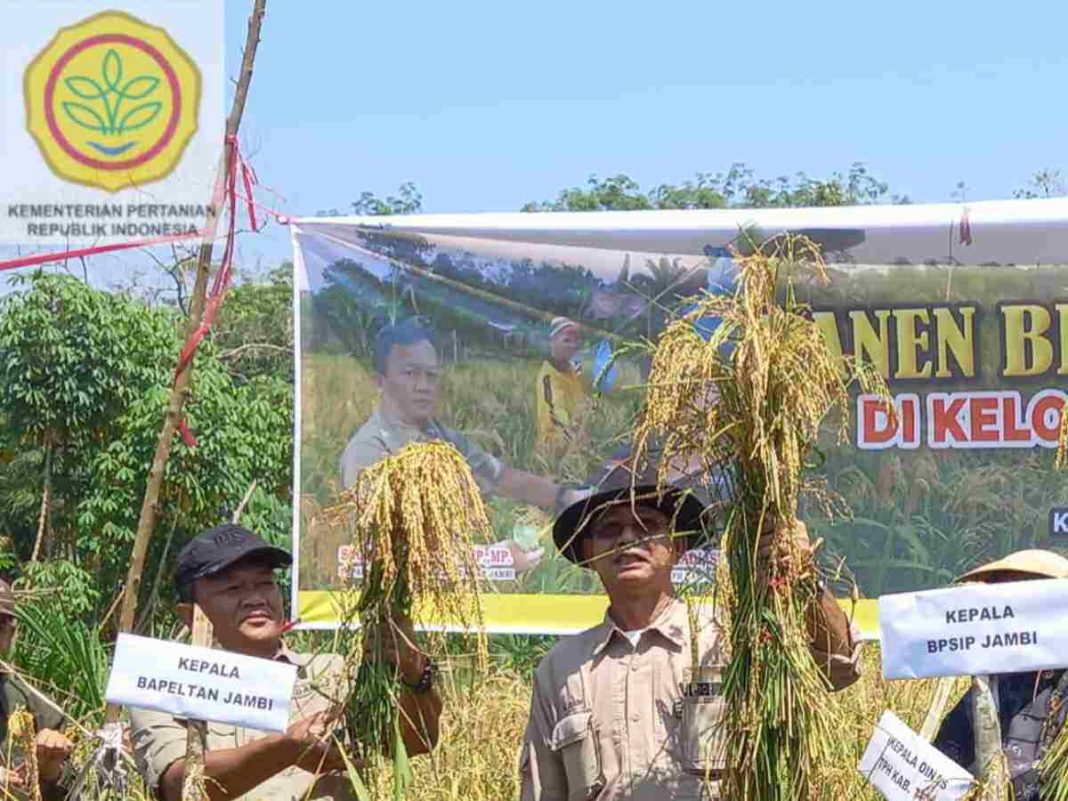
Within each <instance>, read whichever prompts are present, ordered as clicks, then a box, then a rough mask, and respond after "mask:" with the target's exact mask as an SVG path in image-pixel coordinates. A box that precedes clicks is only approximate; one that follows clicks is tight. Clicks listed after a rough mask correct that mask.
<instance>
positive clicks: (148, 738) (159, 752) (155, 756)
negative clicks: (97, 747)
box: [130, 709, 186, 798]
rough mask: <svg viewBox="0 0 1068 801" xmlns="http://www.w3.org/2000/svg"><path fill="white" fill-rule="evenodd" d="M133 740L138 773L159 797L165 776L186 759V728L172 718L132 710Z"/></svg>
mask: <svg viewBox="0 0 1068 801" xmlns="http://www.w3.org/2000/svg"><path fill="white" fill-rule="evenodd" d="M130 740H131V742H132V744H133V751H134V761H135V762H136V763H137V770H138V772H139V773H140V774H141V778H143V779H144V780H145V784H146V785H147V786H148V788H149V790H150V791H151V792H152V794H153V795H154V796H155V797H156V798H159V797H160V795H159V786H160V781H161V780H162V779H163V774H164V773H166V772H167V768H169V767H170V766H171V765H172V764H173V763H174V762H177V761H178V760H179V759H182V758H184V757H185V746H186V728H185V726H183V725H182V724H181V723H179V722H178V721H177V720H175V719H174V717H173V716H171V715H166V714H164V713H162V712H153V711H150V710H147V709H131V710H130Z"/></svg>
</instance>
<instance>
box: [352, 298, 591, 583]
mask: <svg viewBox="0 0 1068 801" xmlns="http://www.w3.org/2000/svg"><path fill="white" fill-rule="evenodd" d="M432 339H433V336H432V333H431V331H430V329H429V328H427V327H426V326H425V325H424V324H423V323H422V322H420V320H419V319H418V318H408V319H406V320H403V321H401V322H399V323H397V324H395V325H387V326H384V327H383V328H381V329H380V330H379V332H378V334H377V335H376V337H375V352H374V382H375V386H377V387H378V389H379V392H380V393H381V398H380V400H379V403H378V406H377V407H376V408H375V410H374V412H372V413H371V416H370V417H369V418H368V420H367V422H365V423H364V424H363V425H362V426H361V427H360V429H359V430H358V431H357V432H356V433H355V434H354V435H353V436H352V438H351V439H350V440H349V442H348V444H347V445H346V446H345V450H344V452H343V453H342V454H341V481H342V484H343V485H344V486H345V487H346V488H348V487H352V486H354V485H355V483H356V479H357V477H358V476H359V474H360V472H361V471H363V470H365V469H367V468H368V467H370V466H371V465H373V464H377V463H378V462H380V461H381V460H382V459H384V458H386V457H387V456H391V455H395V454H396V453H398V452H399V451H400V450H401V449H402V448H403V447H404V446H405V445H407V444H408V443H409V442H425V441H433V440H441V441H443V442H448V443H450V444H451V445H452V446H453V447H455V448H456V450H458V451H459V452H460V454H461V455H462V456H463V457H464V459H465V460H466V461H467V463H468V465H469V466H470V468H471V472H472V473H473V474H474V477H475V480H476V481H477V482H478V486H479V489H480V490H481V491H482V492H484V493H491V494H494V495H503V496H505V497H507V498H511V499H513V500H516V501H519V502H520V503H525V504H529V505H531V506H538V507H541V508H542V509H547V510H550V511H558V510H559V509H561V508H563V507H564V506H566V505H568V504H569V503H573V502H574V501H576V500H578V499H579V498H580V497H582V494H581V493H580V491H579V490H575V489H571V488H568V487H566V486H563V485H560V484H557V483H556V482H555V481H553V480H552V479H549V478H544V477H542V476H536V475H533V474H532V473H527V472H524V471H522V470H517V469H516V468H514V467H510V466H509V465H507V464H505V463H504V462H502V461H501V460H499V459H497V458H496V457H494V456H492V455H490V454H489V453H487V452H486V451H484V450H482V449H481V448H479V447H478V446H477V445H476V444H475V443H474V442H472V441H471V439H470V438H469V437H467V436H466V435H464V434H463V433H461V432H459V431H455V430H453V429H450V428H447V427H446V426H445V425H443V424H442V423H441V421H439V420H438V419H437V417H436V415H437V412H438V400H439V398H438V396H439V392H440V389H441V365H440V363H439V362H438V354H437V351H436V350H435V348H434V345H433V342H432ZM507 544H508V546H509V550H510V551H511V553H512V558H513V560H514V563H515V569H516V570H517V571H523V570H529V569H532V568H533V567H535V566H536V565H537V564H538V561H539V560H540V558H541V551H540V550H534V551H530V552H528V551H525V550H524V549H522V548H520V547H519V546H518V545H517V544H516V543H514V542H512V541H508V542H507Z"/></svg>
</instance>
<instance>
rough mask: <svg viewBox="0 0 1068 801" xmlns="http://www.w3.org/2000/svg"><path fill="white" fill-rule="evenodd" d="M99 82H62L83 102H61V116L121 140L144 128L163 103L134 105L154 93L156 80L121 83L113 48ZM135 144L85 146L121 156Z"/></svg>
mask: <svg viewBox="0 0 1068 801" xmlns="http://www.w3.org/2000/svg"><path fill="white" fill-rule="evenodd" d="M100 78H101V79H102V82H101V81H97V80H96V79H95V78H92V77H89V76H88V75H72V76H70V77H69V78H64V80H63V82H64V83H65V84H66V86H67V88H68V89H70V91H71V92H73V93H74V94H75V95H76V96H77V97H79V98H81V99H82V100H85V101H86V102H85V103H77V102H73V101H65V102H64V103H63V104H62V106H63V112H64V113H65V114H66V115H67V118H68V119H69V120H70V121H71V122H73V123H74V124H75V125H78V126H80V127H82V128H85V129H87V130H90V131H95V132H97V133H100V134H102V135H104V136H108V137H116V136H122V135H123V134H126V133H129V132H131V131H136V130H138V129H139V128H144V127H145V126H146V125H148V124H149V123H150V122H152V121H153V120H154V119H156V117H158V116H159V113H160V111H161V110H162V109H163V103H161V102H160V101H158V100H147V101H146V102H144V103H137V102H136V101H139V100H145V99H146V98H147V97H148V96H149V95H151V94H152V93H153V92H155V91H156V89H157V88H158V87H159V82H160V79H159V78H158V77H156V76H153V75H137V76H134V77H133V78H130V79H128V80H126V81H123V70H122V57H121V56H120V55H119V54H118V52H117V51H116V50H115V49H114V48H111V49H109V50H108V52H107V54H106V55H105V56H104V63H103V66H102V68H101V71H100ZM129 101H132V102H129ZM124 103H125V107H124ZM120 111H122V112H123V114H122V116H119V112H120ZM135 144H137V143H136V142H135V141H132V140H131V141H129V142H124V143H122V144H119V145H105V144H103V143H101V142H93V141H90V142H89V145H90V146H92V147H93V148H95V149H96V150H98V151H100V152H101V153H104V154H105V155H108V156H117V155H119V154H120V153H124V152H125V151H127V150H129V149H130V148H131V147H133V146H134V145H135Z"/></svg>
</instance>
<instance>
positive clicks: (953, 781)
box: [857, 712, 973, 801]
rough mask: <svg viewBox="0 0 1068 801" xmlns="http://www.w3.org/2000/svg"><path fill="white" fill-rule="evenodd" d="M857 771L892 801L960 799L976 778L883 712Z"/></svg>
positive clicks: (892, 714) (952, 800) (897, 720)
mask: <svg viewBox="0 0 1068 801" xmlns="http://www.w3.org/2000/svg"><path fill="white" fill-rule="evenodd" d="M857 770H859V771H860V772H861V774H863V776H864V777H865V778H866V779H867V780H868V781H869V782H870V783H871V786H872V787H874V788H875V789H876V790H878V791H879V792H880V793H882V795H883V797H884V798H886V799H888V800H889V801H915V799H918V798H919V799H924V801H957V799H960V798H963V797H964V796H965V794H967V792H968V790H969V789H970V788H971V785H972V782H973V777H972V775H971V774H970V773H968V771H966V770H965V769H964V768H962V767H961V766H960V765H958V764H957V763H956V762H954V761H953V760H951V759H950V758H949V757H947V756H946V755H945V754H943V753H942V752H941V751H939V750H938V749H937V748H935V747H934V746H933V745H931V744H930V743H929V742H927V741H926V740H924V739H923V738H922V737H920V736H919V735H918V734H916V733H915V732H914V731H912V729H910V728H909V727H908V726H906V725H905V724H904V723H903V722H902V721H901V719H900V718H898V717H897V715H895V714H894V713H893V712H883V716H882V717H881V718H879V722H878V723H877V724H876V726H875V734H873V735H872V738H871V740H870V741H869V742H868V747H867V748H866V749H865V750H864V756H863V757H861V760H860V765H859V766H858V767H857Z"/></svg>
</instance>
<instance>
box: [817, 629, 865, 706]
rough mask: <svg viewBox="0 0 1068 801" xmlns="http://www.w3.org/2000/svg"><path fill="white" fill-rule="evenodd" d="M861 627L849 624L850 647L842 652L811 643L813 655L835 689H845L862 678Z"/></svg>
mask: <svg viewBox="0 0 1068 801" xmlns="http://www.w3.org/2000/svg"><path fill="white" fill-rule="evenodd" d="M862 645H863V642H862V641H861V639H860V629H859V628H857V624H856V623H855V622H851V623H850V624H849V646H850V647H849V649H848V650H843V651H841V652H834V651H829V650H827V649H825V648H820V645H819V643H816V642H813V643H812V645H811V649H812V657H813V659H815V660H816V664H817V665H819V668H820V670H821V671H822V673H823V675H824V676H825V677H826V678H827V681H829V682H830V684H831V689H832V690H834V691H838V690H844V689H845V688H846V687H848V686H850V685H851V684H854V683H855V682H856V681H857V679H859V678H860V649H861V647H862Z"/></svg>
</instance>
